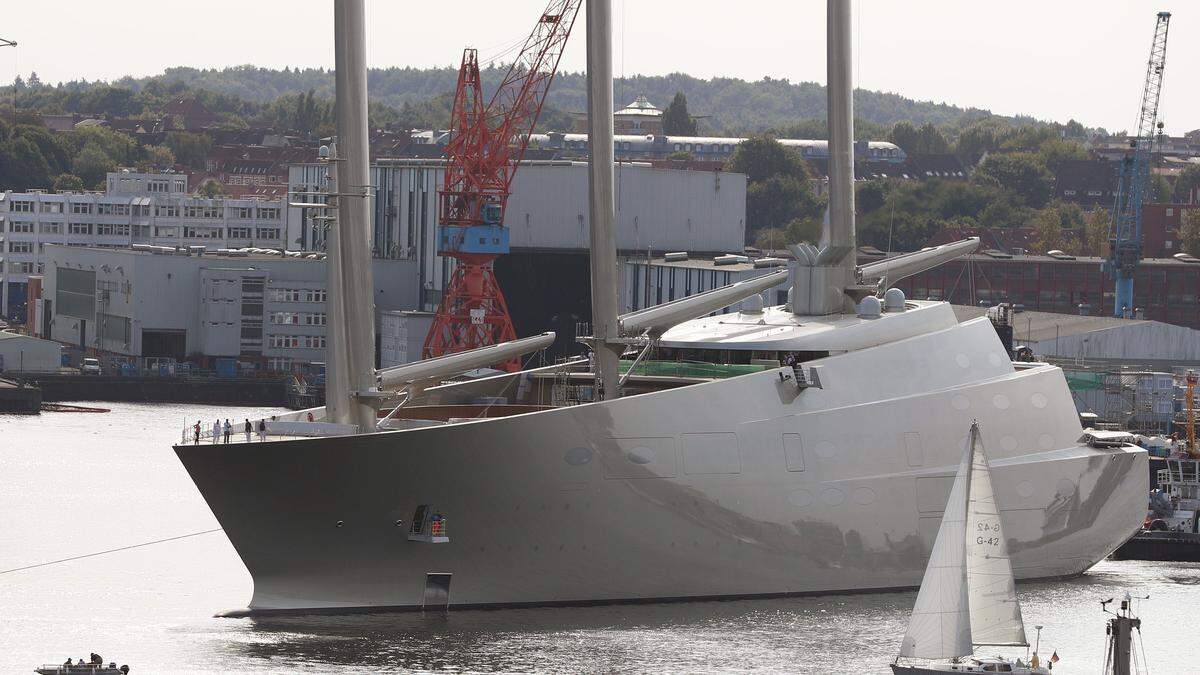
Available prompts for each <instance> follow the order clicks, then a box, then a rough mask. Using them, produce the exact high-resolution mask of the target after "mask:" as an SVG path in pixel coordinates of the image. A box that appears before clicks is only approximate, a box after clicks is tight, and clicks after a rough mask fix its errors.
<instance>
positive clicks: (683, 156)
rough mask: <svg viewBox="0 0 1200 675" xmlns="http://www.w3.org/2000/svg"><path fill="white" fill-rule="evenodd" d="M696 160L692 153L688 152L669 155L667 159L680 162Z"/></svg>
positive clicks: (681, 151) (682, 151)
mask: <svg viewBox="0 0 1200 675" xmlns="http://www.w3.org/2000/svg"><path fill="white" fill-rule="evenodd" d="M695 158H696V157H695V156H694V155H693V154H692V153H690V152H688V151H687V150H679V151H677V152H672V153H671V154H669V155H667V159H673V160H679V161H684V162H687V161H691V160H693V159H695Z"/></svg>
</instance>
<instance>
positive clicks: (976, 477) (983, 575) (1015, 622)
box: [967, 426, 1029, 647]
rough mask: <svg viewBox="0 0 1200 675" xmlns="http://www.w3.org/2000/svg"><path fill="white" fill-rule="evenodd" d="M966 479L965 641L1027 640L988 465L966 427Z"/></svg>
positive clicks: (973, 434) (1015, 643) (973, 431)
mask: <svg viewBox="0 0 1200 675" xmlns="http://www.w3.org/2000/svg"><path fill="white" fill-rule="evenodd" d="M971 440H972V448H971V455H972V459H971V484H970V492H969V493H968V494H969V499H968V502H967V588H968V593H969V596H970V603H971V641H972V642H973V643H974V644H976V645H1003V646H1021V647H1025V646H1028V644H1029V642H1028V640H1027V639H1026V638H1025V622H1024V621H1023V620H1022V618H1021V605H1020V603H1019V602H1018V601H1017V591H1016V585H1015V584H1014V583H1013V571H1012V561H1011V560H1010V559H1009V557H1008V544H1007V543H1006V542H1005V539H1004V529H1003V527H1002V526H1001V524H1000V508H999V506H998V505H997V504H996V496H995V492H994V491H993V490H992V478H991V470H990V469H989V468H988V461H987V457H986V456H985V455H984V452H983V443H982V441H981V440H980V439H979V430H978V427H976V426H972V427H971Z"/></svg>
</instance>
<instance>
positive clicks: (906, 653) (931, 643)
mask: <svg viewBox="0 0 1200 675" xmlns="http://www.w3.org/2000/svg"><path fill="white" fill-rule="evenodd" d="M972 438H974V427H972ZM971 445H972V444H971V443H970V442H968V444H967V451H966V453H964V455H963V459H962V463H961V464H959V467H958V475H957V476H956V477H955V479H954V487H952V488H951V489H950V500H949V501H948V502H947V503H946V511H945V513H944V514H943V515H942V525H941V527H940V528H938V533H937V538H936V539H935V540H934V542H933V550H932V551H931V552H930V554H929V564H928V565H926V567H925V576H924V577H923V578H922V579H921V590H920V591H918V592H917V602H916V604H915V605H913V611H912V618H911V619H909V622H908V632H907V633H905V634H904V641H903V642H901V643H900V656H902V657H908V658H918V659H947V658H953V657H956V656H962V655H963V654H970V653H971V652H972V651H974V650H973V648H972V647H971V615H970V601H969V599H968V594H967V564H966V547H965V546H964V545H963V542H964V540H965V538H966V524H967V492H968V487H969V484H970V481H969V477H970V474H971V458H972V451H971Z"/></svg>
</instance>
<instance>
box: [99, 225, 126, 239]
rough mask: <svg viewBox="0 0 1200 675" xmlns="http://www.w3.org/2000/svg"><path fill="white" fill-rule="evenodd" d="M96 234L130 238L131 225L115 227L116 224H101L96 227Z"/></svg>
mask: <svg viewBox="0 0 1200 675" xmlns="http://www.w3.org/2000/svg"><path fill="white" fill-rule="evenodd" d="M96 234H98V235H102V236H118V237H128V236H129V225H128V224H119V225H114V224H110V223H100V224H98V225H96Z"/></svg>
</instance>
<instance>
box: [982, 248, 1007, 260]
mask: <svg viewBox="0 0 1200 675" xmlns="http://www.w3.org/2000/svg"><path fill="white" fill-rule="evenodd" d="M983 254H984V255H986V256H988V257H989V258H999V259H1001V260H1007V259H1009V258H1011V257H1012V254H1011V253H1005V252H1004V251H1001V250H1000V249H995V248H986V249H984V250H983Z"/></svg>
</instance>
